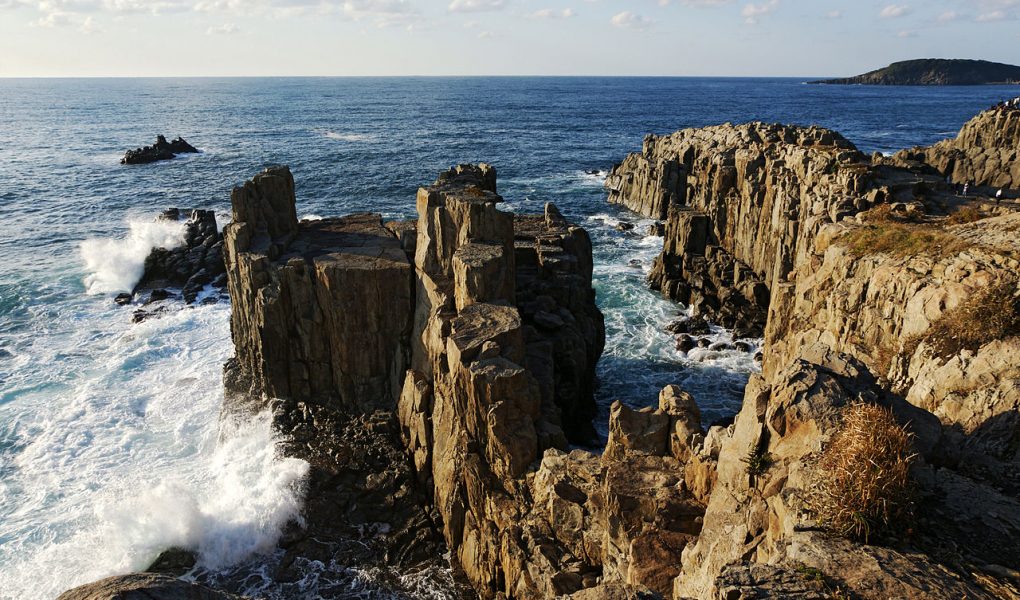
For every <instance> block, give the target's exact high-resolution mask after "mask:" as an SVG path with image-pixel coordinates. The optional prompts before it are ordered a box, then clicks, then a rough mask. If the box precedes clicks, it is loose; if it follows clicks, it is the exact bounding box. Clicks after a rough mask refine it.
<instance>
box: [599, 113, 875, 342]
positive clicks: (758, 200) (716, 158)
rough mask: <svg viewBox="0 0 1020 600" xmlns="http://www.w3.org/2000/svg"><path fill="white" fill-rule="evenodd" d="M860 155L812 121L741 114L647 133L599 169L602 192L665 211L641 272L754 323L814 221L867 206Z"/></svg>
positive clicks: (746, 332) (635, 206)
mask: <svg viewBox="0 0 1020 600" xmlns="http://www.w3.org/2000/svg"><path fill="white" fill-rule="evenodd" d="M865 160H866V157H864V155H862V154H861V153H860V152H858V151H857V150H856V148H854V147H853V145H852V144H850V142H848V141H847V140H846V139H844V138H843V137H842V136H841V135H839V134H838V133H835V132H832V131H828V130H825V129H820V128H816V127H811V128H799V127H785V126H779V125H766V124H763V123H751V124H748V125H740V126H732V125H722V126H719V127H707V128H704V129H686V130H683V131H678V132H677V133H674V134H672V135H669V136H661V137H660V136H647V137H646V138H645V140H644V147H643V150H642V152H641V153H640V154H631V155H629V156H628V157H627V158H626V159H625V160H624V161H623V163H621V164H620V165H617V166H616V167H614V169H613V171H612V172H611V174H610V175H609V177H608V178H607V180H606V187H607V188H608V189H609V198H610V202H618V203H621V204H623V205H625V206H627V207H628V208H631V209H632V210H637V211H639V212H641V213H642V214H644V215H646V216H650V217H653V218H666V219H667V221H666V231H665V242H664V243H665V248H664V250H663V252H662V254H661V255H660V256H659V258H658V259H657V260H656V262H655V264H654V266H653V268H652V272H651V275H650V280H651V283H652V287H653V288H655V289H659V290H661V291H662V293H663V295H664V296H666V297H668V298H671V299H673V300H677V301H679V302H682V303H684V304H688V305H690V306H692V307H693V308H694V311H695V313H696V314H700V315H704V316H706V317H707V318H709V319H711V320H713V321H716V322H718V323H720V324H723V325H726V326H728V327H733V328H736V329H737V330H738V335H742V336H758V335H761V332H762V330H763V329H764V325H765V317H766V313H767V310H768V305H769V290H770V289H771V288H773V287H774V286H775V285H776V284H778V283H780V282H783V281H785V280H786V278H787V276H788V275H789V274H790V272H791V271H792V270H793V265H794V262H795V260H796V258H797V253H798V252H799V251H800V248H801V247H802V246H803V245H804V243H805V240H810V239H811V237H812V236H813V235H814V234H815V233H816V231H817V229H818V227H820V226H821V224H822V223H824V222H827V221H829V220H834V219H838V218H840V217H841V216H844V215H846V214H853V213H854V212H857V211H858V210H861V209H863V208H865V207H866V206H868V204H869V203H870V202H872V201H873V198H869V197H865V196H864V194H863V192H864V191H865V187H866V177H867V168H866V166H865V165H864V164H863V163H864V161H865Z"/></svg>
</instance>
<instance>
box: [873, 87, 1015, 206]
mask: <svg viewBox="0 0 1020 600" xmlns="http://www.w3.org/2000/svg"><path fill="white" fill-rule="evenodd" d="M891 162H892V164H896V165H898V166H904V167H917V166H918V165H923V166H928V167H931V168H934V169H935V170H936V171H937V172H938V173H940V174H941V175H942V176H944V177H946V178H948V179H949V180H951V181H953V182H954V183H959V184H964V183H970V184H971V185H978V186H992V187H995V188H1012V189H1017V188H1020V104H1018V102H1017V100H1013V101H1011V102H1010V103H1002V104H1000V105H998V106H995V107H992V108H991V109H989V110H986V111H984V112H982V113H981V114H979V115H977V116H975V117H974V118H973V119H971V120H970V121H968V122H967V123H966V124H964V126H963V128H961V129H960V133H959V134H958V135H957V136H956V137H955V138H952V139H948V140H944V141H941V142H939V143H937V144H935V145H933V146H928V147H925V148H911V149H909V150H903V151H902V152H898V153H896V155H895V156H894V157H893V159H892V161H891Z"/></svg>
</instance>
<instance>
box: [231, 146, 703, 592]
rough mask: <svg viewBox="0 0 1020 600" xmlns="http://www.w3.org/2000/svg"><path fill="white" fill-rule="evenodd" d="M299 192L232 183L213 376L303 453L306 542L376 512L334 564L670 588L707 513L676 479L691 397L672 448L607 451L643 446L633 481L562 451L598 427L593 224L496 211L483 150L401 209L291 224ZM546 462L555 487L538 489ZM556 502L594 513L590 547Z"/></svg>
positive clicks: (681, 399) (274, 181) (503, 580)
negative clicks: (439, 564) (222, 365)
mask: <svg viewBox="0 0 1020 600" xmlns="http://www.w3.org/2000/svg"><path fill="white" fill-rule="evenodd" d="M294 200H295V198H294V183H293V179H292V177H291V176H290V173H289V171H287V170H286V169H284V168H277V169H270V170H267V171H266V172H264V173H262V174H260V175H258V176H256V177H255V178H254V179H253V180H252V181H251V182H249V183H248V184H246V185H245V186H243V187H240V188H237V189H235V191H234V193H233V196H232V204H233V208H234V221H233V222H232V223H231V224H230V225H229V226H228V227H227V228H226V229H225V249H226V264H227V271H228V275H229V282H230V291H231V298H232V299H233V306H232V310H233V312H232V333H233V337H234V342H235V347H236V350H237V355H236V357H235V359H233V360H232V361H231V362H230V363H228V365H227V367H226V371H225V384H226V386H227V391H228V398H230V400H229V406H230V407H232V408H233V409H235V410H251V409H252V408H259V407H263V406H269V407H271V408H272V409H273V410H274V414H275V415H276V417H275V423H276V426H277V428H278V429H279V430H280V431H281V432H282V433H283V434H284V435H285V440H286V444H285V447H286V448H288V450H287V451H288V452H289V453H293V454H295V455H296V456H300V457H303V458H306V459H307V460H309V461H310V462H311V464H312V473H311V475H310V483H309V486H310V491H309V499H308V501H307V502H306V511H305V512H306V520H308V521H309V523H308V526H307V530H308V531H309V532H314V536H313V534H312V533H309V534H308V535H309V539H311V538H312V537H314V539H315V540H317V543H321V541H322V539H323V531H324V530H325V531H328V532H331V533H332V535H334V536H336V537H340V536H355V535H356V533H355V530H356V527H357V526H361V527H364V526H366V525H367V524H368V523H371V522H384V523H387V524H388V526H389V527H390V533H389V534H388V535H387V536H385V538H386V539H385V541H382V542H380V541H378V540H373V541H372V544H374V545H375V546H379V547H380V548H379V551H378V552H376V553H375V554H374V555H372V556H371V557H367V556H361V557H359V556H345V560H348V561H351V560H353V561H356V562H357V561H359V560H360V561H366V560H368V561H379V562H389V563H391V564H392V563H394V562H396V563H399V564H414V561H421V560H427V557H429V556H431V557H432V558H435V557H437V556H439V555H441V553H442V552H441V551H440V550H437V549H436V545H437V544H445V545H446V546H447V547H448V548H449V550H450V551H451V560H452V562H453V564H454V566H455V568H456V570H457V571H459V572H462V573H463V575H464V576H465V577H466V578H467V580H468V581H470V582H471V584H472V586H473V587H474V589H475V590H476V592H477V593H478V594H479V595H481V596H482V597H484V598H495V597H502V596H506V597H514V598H538V597H550V596H554V595H558V594H566V593H573V592H577V591H580V590H582V589H589V588H594V587H596V586H602V585H613V586H616V587H614V588H613V589H620V590H623V589H647V588H648V587H652V588H656V589H659V590H662V591H666V590H667V589H668V588H669V586H671V585H672V584H671V581H672V578H673V577H674V576H675V574H676V572H677V571H678V560H679V556H680V551H681V550H682V548H683V545H684V544H686V543H687V542H688V541H690V540H691V539H692V537H691V536H692V535H693V533H695V532H696V531H697V528H698V521H697V519H698V517H700V515H701V513H702V510H703V504H702V503H701V502H700V501H699V500H697V499H696V498H695V497H694V496H693V495H692V494H690V493H687V492H685V491H684V490H682V489H681V488H679V487H677V486H678V485H679V482H680V480H681V476H680V469H679V463H678V462H677V459H676V458H675V457H674V456H673V455H672V447H673V446H676V445H677V444H678V443H679V442H671V441H670V440H672V439H673V438H677V439H679V437H683V438H686V437H687V436H688V434H689V433H691V431H692V430H693V429H694V428H697V429H698V430H699V432H700V424H697V413H696V407H694V406H693V401H692V400H691V399H690V398H689V397H688V396H685V395H684V394H682V393H680V392H679V391H678V390H677V391H675V393H672V394H670V395H669V396H668V399H667V400H664V408H663V412H662V413H661V416H660V415H656V416H655V418H656V419H657V422H660V423H661V424H662V426H663V427H664V428H665V429H663V432H664V434H665V437H663V443H662V444H659V445H656V446H654V447H651V448H648V447H645V448H643V449H641V450H634V449H630V448H628V449H626V451H622V452H621V453H620V455H621V456H630V455H631V454H632V453H634V452H637V453H638V454H639V455H640V456H641V459H640V460H642V461H643V462H644V463H645V464H646V466H645V468H644V469H643V471H642V473H640V474H635V473H634V472H632V470H630V469H628V468H625V464H626V463H625V462H623V461H620V462H610V463H608V466H603V465H602V464H601V462H600V460H599V458H598V456H596V455H593V454H590V453H587V452H581V451H575V452H574V453H572V454H571V455H569V456H571V457H574V458H575V460H573V461H564V460H556V459H555V457H561V456H567V455H564V454H563V452H564V451H565V450H566V449H567V447H568V443H569V442H568V441H569V440H574V441H578V442H587V441H590V440H591V439H592V436H593V429H592V425H591V420H592V418H593V416H594V415H595V413H596V410H595V405H594V399H593V385H594V368H595V363H596V361H597V360H598V357H599V355H600V354H601V352H602V347H603V344H604V336H605V333H604V325H603V319H602V315H601V313H600V312H599V311H598V309H597V308H596V306H595V302H594V300H595V297H594V291H593V290H592V288H591V277H592V249H591V241H590V240H589V238H588V235H587V233H586V232H585V231H584V230H583V229H581V228H579V227H576V226H574V225H572V224H570V223H569V222H567V220H566V219H565V218H564V217H563V216H562V215H561V214H560V213H559V211H558V210H557V209H556V207H555V206H553V205H551V204H550V205H547V206H546V210H545V213H544V214H543V215H536V216H516V217H515V216H514V215H512V214H510V213H506V212H502V211H500V210H499V209H498V205H499V203H500V202H502V198H501V197H500V196H499V195H498V194H497V192H496V179H495V170H494V169H492V168H491V167H489V166H487V165H480V166H470V165H467V166H461V167H457V168H455V169H451V170H450V171H448V172H445V173H443V174H441V175H440V177H439V178H438V179H437V181H436V182H435V183H434V184H433V185H432V186H429V187H426V188H422V189H421V190H420V191H419V192H418V197H417V210H418V215H419V216H418V220H417V222H414V223H409V222H391V223H387V224H386V225H385V226H384V225H383V224H382V223H381V221H380V219H379V217H378V216H377V215H352V216H348V217H344V218H340V219H326V220H322V221H315V222H302V223H298V222H297V220H296V217H295V214H296V213H295V210H294ZM618 412H619V411H618ZM621 414H623V413H621ZM619 419H623V420H626V419H624V418H623V417H622V416H619V417H614V422H615V421H616V420H619ZM681 422H682V424H680V423H681ZM632 426H633V423H632V421H627V422H626V423H622V424H620V425H619V426H614V431H616V430H619V431H629V428H631V427H632ZM667 429H668V431H667ZM398 432H399V433H398ZM678 436H679V437H678ZM685 441H686V440H685ZM613 443H614V444H615V443H616V442H615V441H614V442H613ZM366 450H370V452H366ZM365 454H367V455H368V458H369V460H368V461H367V462H366V461H365V460H364V459H357V457H358V456H359V455H365ZM372 457H378V460H377V459H375V458H372ZM543 457H544V459H543ZM373 461H375V462H373ZM549 461H552V462H549ZM362 463H365V464H362ZM547 463H548V464H547ZM554 467H555V468H554ZM543 468H544V469H545V470H546V471H547V472H546V474H544V475H543V474H542V469H543ZM373 470H374V471H375V473H374V474H373V473H372V472H373ZM380 473H385V474H386V476H385V477H380ZM550 477H551V478H555V479H557V480H564V483H563V484H562V485H560V486H559V488H558V489H559V490H560V492H559V493H561V494H565V495H566V497H567V499H566V500H562V499H560V500H553V499H548V500H543V501H539V502H537V503H536V501H535V497H536V495H541V496H542V497H543V498H548V494H549V492H550V490H549V489H547V488H546V486H545V482H546V481H547V479H548V478H550ZM574 480H576V481H578V485H583V486H589V487H591V488H592V490H593V492H592V495H591V500H589V498H588V496H586V495H585V497H584V498H582V497H581V496H582V495H584V494H581V492H578V493H576V494H575V493H572V492H570V489H571V488H570V485H573V484H569V481H574ZM337 481H342V482H343V485H341V486H337V485H336V482H337ZM650 483H651V484H653V485H649V484H650ZM579 494H581V495H579ZM557 497H558V496H557ZM591 503H595V504H591ZM412 506H413V507H414V508H416V509H417V513H415V512H414V511H413V510H411V507H412ZM561 509H563V510H568V512H569V513H570V514H572V515H581V514H583V513H584V512H585V511H588V510H591V511H595V512H596V513H597V516H596V517H593V518H594V521H593V522H592V523H591V524H590V527H588V528H587V529H588V530H589V531H588V532H587V533H586V534H585V535H586V536H587V537H588V539H589V540H590V541H589V543H587V544H580V543H578V536H579V535H580V533H579V532H578V530H577V528H578V527H579V526H581V525H583V523H579V522H576V521H573V520H568V521H563V520H562V515H561V514H560V511H561ZM624 513H626V514H624ZM657 524H659V525H661V527H660V526H659V525H657ZM327 538H328V536H327ZM310 543H311V542H307V543H305V542H302V543H299V544H297V545H295V548H296V549H294V550H292V551H290V550H289V551H288V552H290V553H291V554H293V555H294V556H299V555H300V553H301V552H302V551H304V550H303V548H306V547H307V546H308V544H310ZM370 545H371V544H370ZM285 562H286V561H285Z"/></svg>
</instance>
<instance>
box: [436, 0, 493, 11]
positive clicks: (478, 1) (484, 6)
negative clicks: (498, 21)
mask: <svg viewBox="0 0 1020 600" xmlns="http://www.w3.org/2000/svg"><path fill="white" fill-rule="evenodd" d="M503 4H504V3H503V0H452V1H451V2H450V6H449V7H448V8H447V10H449V11H450V12H483V11H487V10H500V9H502V8H503Z"/></svg>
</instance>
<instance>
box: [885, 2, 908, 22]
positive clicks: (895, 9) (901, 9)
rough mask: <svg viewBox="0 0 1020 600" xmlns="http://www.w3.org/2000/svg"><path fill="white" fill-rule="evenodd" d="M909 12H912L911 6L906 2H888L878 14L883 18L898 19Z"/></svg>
mask: <svg viewBox="0 0 1020 600" xmlns="http://www.w3.org/2000/svg"><path fill="white" fill-rule="evenodd" d="M908 14H910V7H909V6H907V5H906V4H888V5H886V7H885V8H883V9H882V11H881V12H879V13H878V16H879V17H882V18H883V19H897V18H899V17H902V16H905V15H908Z"/></svg>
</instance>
